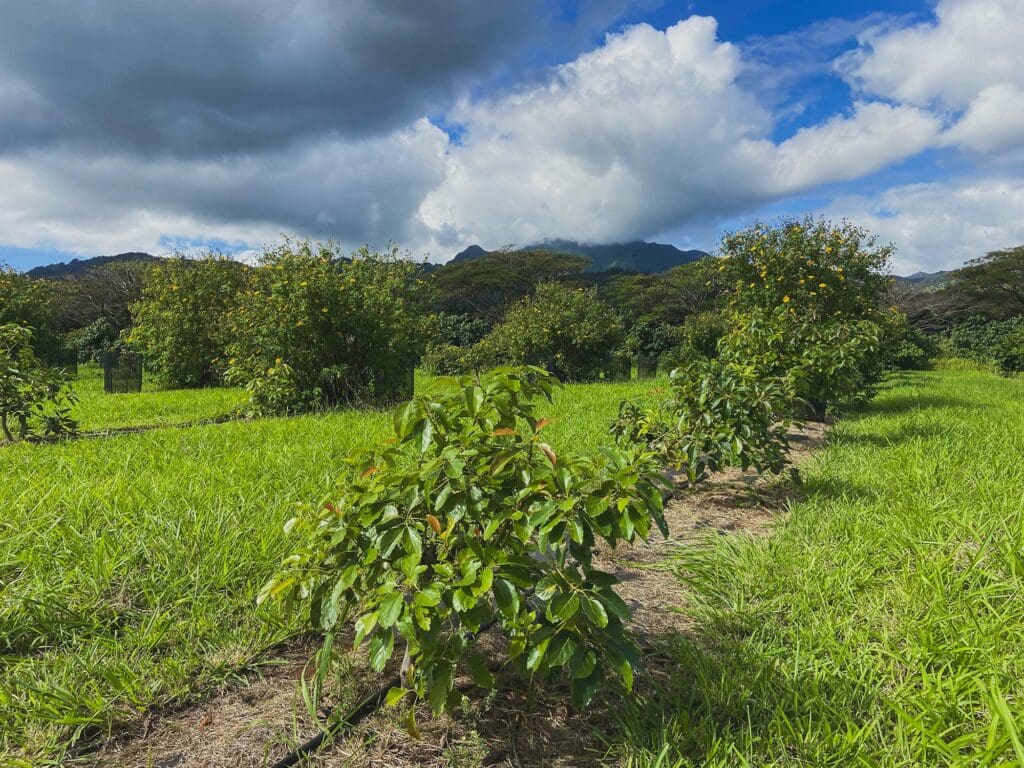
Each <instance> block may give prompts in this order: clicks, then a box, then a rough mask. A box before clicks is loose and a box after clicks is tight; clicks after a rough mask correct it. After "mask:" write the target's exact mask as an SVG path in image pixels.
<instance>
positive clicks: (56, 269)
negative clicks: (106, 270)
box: [28, 251, 159, 280]
mask: <svg viewBox="0 0 1024 768" xmlns="http://www.w3.org/2000/svg"><path fill="white" fill-rule="evenodd" d="M158 258H159V257H157V256H152V255H151V254H148V253H141V252H135V251H132V252H129V253H119V254H117V255H116V256H94V257H93V258H91V259H72V260H71V261H68V262H64V261H61V262H58V263H57V264H47V265H46V266H45V267H33V268H32V269H30V270H29V271H28V275H29V276H31V277H45V278H47V279H49V280H61V279H63V278H65V277H78V276H79V275H81V274H82V273H84V272H88V271H89V270H90V269H95V268H96V267H102V266H103V265H104V264H113V263H116V262H122V261H156V260H157V259H158Z"/></svg>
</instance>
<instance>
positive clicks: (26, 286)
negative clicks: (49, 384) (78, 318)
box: [0, 264, 63, 359]
mask: <svg viewBox="0 0 1024 768" xmlns="http://www.w3.org/2000/svg"><path fill="white" fill-rule="evenodd" d="M9 323H13V324H15V325H21V326H24V327H26V328H30V329H31V330H32V345H33V350H34V353H35V354H36V355H39V357H41V358H44V359H49V358H50V356H51V355H53V354H55V353H57V352H58V351H60V350H61V349H62V348H63V344H62V341H61V338H60V334H59V332H58V317H57V305H56V291H55V290H54V286H53V285H52V284H51V283H50V282H49V281H47V280H35V279H33V278H31V277H29V276H28V275H26V274H23V273H21V272H16V271H14V270H13V269H11V268H10V267H7V266H5V265H4V264H0V325H6V324H9Z"/></svg>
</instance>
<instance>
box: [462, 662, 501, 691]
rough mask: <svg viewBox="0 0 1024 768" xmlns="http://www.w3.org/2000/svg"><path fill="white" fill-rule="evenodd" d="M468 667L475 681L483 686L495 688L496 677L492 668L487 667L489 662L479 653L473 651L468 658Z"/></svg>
mask: <svg viewBox="0 0 1024 768" xmlns="http://www.w3.org/2000/svg"><path fill="white" fill-rule="evenodd" d="M466 668H467V669H468V670H469V676H470V677H471V678H472V679H473V682H474V683H475V684H476V685H478V686H480V687H481V688H494V686H495V682H496V681H495V679H494V675H493V674H491V670H489V669H488V668H487V662H486V661H485V660H484V657H483V656H481V655H480V654H479V653H471V654H470V655H469V656H468V657H467V658H466Z"/></svg>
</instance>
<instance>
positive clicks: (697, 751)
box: [617, 371, 1024, 768]
mask: <svg viewBox="0 0 1024 768" xmlns="http://www.w3.org/2000/svg"><path fill="white" fill-rule="evenodd" d="M1022 459H1024V381H1021V380H1019V379H1017V380H1007V379H1000V378H998V377H996V376H993V375H988V374H983V373H966V372H949V371H939V372H933V373H925V374H913V375H909V376H905V377H903V378H901V379H898V380H896V381H894V382H892V383H891V384H890V385H889V386H887V387H885V389H884V391H883V392H881V394H880V395H879V396H878V398H877V399H876V400H875V401H874V403H873V404H872V405H871V406H870V408H869V409H868V411H867V412H866V413H864V414H862V415H860V416H857V417H852V418H849V419H846V420H844V421H842V422H840V423H839V424H838V425H837V426H836V427H835V428H833V429H832V431H831V432H830V436H829V445H828V448H827V449H826V450H825V451H824V452H823V453H822V454H820V456H819V458H818V459H817V460H816V461H815V462H813V464H812V465H811V467H809V468H808V469H807V470H805V476H806V494H807V496H806V498H805V499H804V500H802V501H798V502H794V503H793V504H792V508H791V513H790V515H789V516H788V518H787V519H786V520H785V522H784V523H783V524H781V525H780V526H779V527H778V528H777V529H776V530H775V532H774V535H772V536H771V537H770V538H769V539H767V540H752V539H738V540H737V539H733V538H724V537H718V538H716V539H713V540H709V541H708V543H707V545H706V546H705V547H702V548H699V549H697V550H690V551H687V552H683V553H681V554H680V556H679V559H678V562H677V566H678V567H679V568H680V572H681V573H682V574H684V575H685V579H686V580H687V582H688V583H689V584H690V585H691V586H692V587H693V589H694V592H695V598H694V606H693V608H692V611H693V614H694V616H695V618H696V619H697V620H698V622H699V629H698V632H697V634H696V635H695V636H694V637H692V638H689V639H683V638H674V639H669V640H667V641H666V642H667V644H668V652H669V654H670V656H671V659H672V661H671V663H670V664H669V668H670V669H671V670H672V679H671V680H670V681H668V682H666V683H665V684H663V685H661V686H659V687H658V689H657V690H656V691H655V692H654V693H652V694H650V695H648V696H646V697H644V698H642V699H641V700H640V701H639V702H638V703H636V704H634V705H630V706H628V707H625V708H624V709H623V711H622V714H621V717H620V734H619V739H618V741H617V747H618V748H619V750H620V751H621V754H622V757H623V762H624V763H625V764H626V765H629V766H635V767H636V768H640V766H645V767H646V766H651V767H653V766H659V768H668V767H670V766H722V767H723V768H724V767H725V766H1009V765H1024V461H1022Z"/></svg>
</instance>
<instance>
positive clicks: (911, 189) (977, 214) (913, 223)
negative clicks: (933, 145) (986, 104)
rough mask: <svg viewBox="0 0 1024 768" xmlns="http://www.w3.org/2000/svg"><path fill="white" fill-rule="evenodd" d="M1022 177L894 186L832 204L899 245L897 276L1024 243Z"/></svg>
mask: <svg viewBox="0 0 1024 768" xmlns="http://www.w3.org/2000/svg"><path fill="white" fill-rule="evenodd" d="M1022 211H1024V177H1006V178H998V177H997V178H979V179H962V180H953V181H945V182H934V183H928V184H911V185H905V186H899V187H894V188H892V189H889V190H886V191H885V192H883V193H881V194H880V195H877V196H872V197H866V196H851V197H845V198H840V199H838V200H835V201H833V203H832V204H831V205H829V206H828V207H827V208H826V209H825V210H824V211H823V213H825V214H826V215H827V216H830V217H832V218H836V219H838V218H842V217H847V218H849V219H851V220H853V221H855V222H857V223H858V224H860V225H861V226H865V227H867V228H868V229H870V230H871V231H872V232H874V233H876V234H877V235H878V236H879V238H880V239H881V240H882V241H891V242H893V243H895V244H896V245H897V252H896V256H895V258H894V260H893V267H894V272H895V273H896V274H901V275H907V274H911V273H913V272H918V271H926V272H931V271H934V270H939V269H954V268H956V267H959V266H960V265H962V264H963V263H964V262H965V261H967V260H969V259H973V258H977V257H978V256H981V255H983V254H985V253H987V252H989V251H994V250H998V249H1000V248H1007V247H1010V246H1015V245H1020V244H1021V243H1024V216H1022V215H1021V212H1022Z"/></svg>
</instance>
